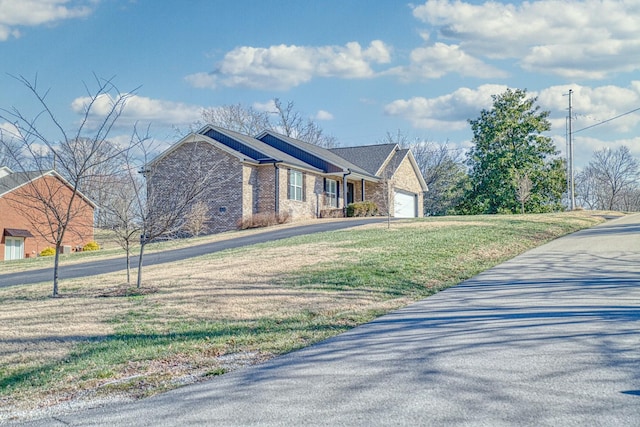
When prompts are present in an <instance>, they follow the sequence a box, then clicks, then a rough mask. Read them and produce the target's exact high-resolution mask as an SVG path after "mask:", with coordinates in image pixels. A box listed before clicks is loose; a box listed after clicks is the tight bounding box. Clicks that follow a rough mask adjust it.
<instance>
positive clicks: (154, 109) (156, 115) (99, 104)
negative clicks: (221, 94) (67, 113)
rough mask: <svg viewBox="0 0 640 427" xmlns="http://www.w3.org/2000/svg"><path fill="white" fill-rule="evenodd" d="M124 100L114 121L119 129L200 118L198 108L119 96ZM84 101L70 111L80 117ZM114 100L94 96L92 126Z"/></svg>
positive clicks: (190, 121)
mask: <svg viewBox="0 0 640 427" xmlns="http://www.w3.org/2000/svg"><path fill="white" fill-rule="evenodd" d="M120 96H128V98H127V100H126V102H125V107H124V110H123V112H122V115H121V116H120V118H119V119H118V122H117V124H118V125H119V126H131V125H133V124H134V123H137V122H140V123H144V124H147V123H154V124H163V125H184V124H191V123H193V122H195V121H197V120H199V119H200V118H201V113H202V107H199V106H196V105H189V104H184V103H181V102H172V101H163V100H159V99H152V98H147V97H144V96H139V95H127V94H122V95H120ZM89 101H90V98H88V97H80V98H76V99H74V100H73V102H72V103H71V109H72V110H73V111H74V112H76V113H78V114H84V112H85V108H86V105H87V104H88V102H89ZM114 102H116V98H114V97H113V96H112V95H109V94H102V95H100V96H98V98H97V99H96V101H95V103H94V104H93V106H92V108H91V115H90V119H91V121H92V122H93V123H96V122H99V121H100V120H102V119H103V118H104V117H105V116H106V114H108V113H109V111H110V110H111V107H112V105H113V104H114Z"/></svg>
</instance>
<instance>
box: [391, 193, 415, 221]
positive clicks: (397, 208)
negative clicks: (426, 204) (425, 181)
mask: <svg viewBox="0 0 640 427" xmlns="http://www.w3.org/2000/svg"><path fill="white" fill-rule="evenodd" d="M416 199H417V198H416V196H415V195H414V194H410V193H405V192H403V191H395V194H394V197H393V205H394V208H393V212H394V216H395V217H396V218H415V217H416V212H417V209H416Z"/></svg>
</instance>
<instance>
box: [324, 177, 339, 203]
mask: <svg viewBox="0 0 640 427" xmlns="http://www.w3.org/2000/svg"><path fill="white" fill-rule="evenodd" d="M326 192H327V205H328V206H331V207H334V208H337V207H338V181H336V180H335V179H329V178H327V189H326Z"/></svg>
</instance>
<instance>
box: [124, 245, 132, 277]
mask: <svg viewBox="0 0 640 427" xmlns="http://www.w3.org/2000/svg"><path fill="white" fill-rule="evenodd" d="M126 246H127V247H126V248H125V252H126V253H127V286H129V285H131V260H129V256H130V255H131V250H130V249H129V244H128V243H127V245H126Z"/></svg>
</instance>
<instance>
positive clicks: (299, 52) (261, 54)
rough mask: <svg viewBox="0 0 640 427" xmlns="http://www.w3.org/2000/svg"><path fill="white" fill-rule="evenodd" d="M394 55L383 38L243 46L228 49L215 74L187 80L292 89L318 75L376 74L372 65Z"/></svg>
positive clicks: (195, 83) (212, 84)
mask: <svg viewBox="0 0 640 427" xmlns="http://www.w3.org/2000/svg"><path fill="white" fill-rule="evenodd" d="M390 58H391V50H390V48H389V47H388V46H386V45H385V44H384V43H383V42H382V41H380V40H374V41H373V42H371V44H370V45H369V47H367V48H366V49H363V48H362V46H360V44H359V43H356V42H350V43H347V44H346V45H344V46H320V47H308V46H295V45H277V46H271V47H268V48H259V47H250V46H243V47H238V48H235V49H234V50H232V51H230V52H228V53H227V54H226V55H225V56H224V58H223V60H222V61H221V62H220V63H219V64H218V66H217V68H216V70H214V71H213V72H212V73H202V72H200V73H195V74H191V75H189V76H187V77H186V80H187V82H189V83H190V84H192V85H193V86H195V87H209V88H216V87H219V86H227V87H237V86H240V87H248V88H253V89H289V88H291V87H295V86H299V85H301V84H303V83H306V82H308V81H310V80H311V79H313V78H314V77H338V78H346V79H349V78H369V77H373V76H375V75H376V72H375V71H374V70H373V69H372V68H371V66H372V64H374V63H376V64H386V63H388V62H389V61H390Z"/></svg>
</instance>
